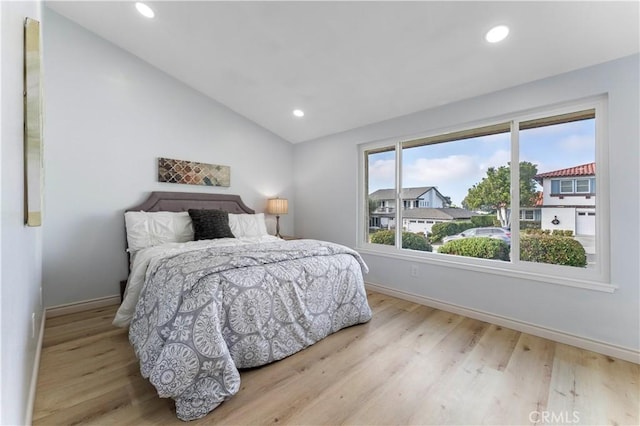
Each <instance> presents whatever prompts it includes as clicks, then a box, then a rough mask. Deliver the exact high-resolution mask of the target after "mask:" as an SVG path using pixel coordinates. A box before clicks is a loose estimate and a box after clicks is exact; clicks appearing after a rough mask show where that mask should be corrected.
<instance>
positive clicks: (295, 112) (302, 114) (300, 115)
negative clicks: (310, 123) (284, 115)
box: [293, 109, 304, 117]
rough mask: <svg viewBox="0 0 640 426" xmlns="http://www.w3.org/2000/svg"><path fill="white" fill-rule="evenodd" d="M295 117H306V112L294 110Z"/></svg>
mask: <svg viewBox="0 0 640 426" xmlns="http://www.w3.org/2000/svg"><path fill="white" fill-rule="evenodd" d="M293 115H295V116H296V117H304V111H303V110H301V109H294V110H293Z"/></svg>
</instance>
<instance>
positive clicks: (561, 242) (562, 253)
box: [520, 231, 587, 267]
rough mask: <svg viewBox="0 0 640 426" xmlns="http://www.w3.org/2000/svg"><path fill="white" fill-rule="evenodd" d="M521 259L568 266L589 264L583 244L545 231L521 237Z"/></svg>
mask: <svg viewBox="0 0 640 426" xmlns="http://www.w3.org/2000/svg"><path fill="white" fill-rule="evenodd" d="M569 232H571V231H569ZM520 260H524V261H527V262H537V263H551V264H555V265H566V266H579V267H585V266H587V254H586V253H585V251H584V247H582V244H580V243H579V242H578V241H576V240H574V239H573V238H571V237H564V236H559V235H548V234H545V233H541V234H524V235H522V236H521V237H520Z"/></svg>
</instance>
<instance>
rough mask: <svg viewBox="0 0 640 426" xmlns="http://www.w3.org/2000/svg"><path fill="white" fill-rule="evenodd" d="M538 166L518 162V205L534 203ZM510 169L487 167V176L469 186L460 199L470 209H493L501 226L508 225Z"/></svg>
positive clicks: (509, 222)
mask: <svg viewBox="0 0 640 426" xmlns="http://www.w3.org/2000/svg"><path fill="white" fill-rule="evenodd" d="M536 174H538V167H537V166H536V165H535V164H532V163H529V162H528V161H522V162H521V163H520V188H519V189H520V206H521V207H529V206H533V205H534V204H535V200H536V181H535V180H534V179H533V177H534V176H535V175H536ZM510 182H511V169H510V167H509V166H500V167H498V168H495V167H489V169H487V176H485V177H484V178H482V180H481V181H480V182H479V183H477V184H475V185H473V187H471V188H469V192H468V193H467V196H466V197H465V198H464V200H463V201H462V205H463V206H464V207H465V208H468V209H471V210H477V209H480V210H484V211H495V212H496V215H497V217H498V220H499V221H500V223H501V225H502V226H505V227H506V226H510V225H511V218H510V217H509V215H508V214H507V209H508V208H509V206H510V205H511V186H510Z"/></svg>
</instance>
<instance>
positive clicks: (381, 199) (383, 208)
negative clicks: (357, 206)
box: [369, 186, 477, 234]
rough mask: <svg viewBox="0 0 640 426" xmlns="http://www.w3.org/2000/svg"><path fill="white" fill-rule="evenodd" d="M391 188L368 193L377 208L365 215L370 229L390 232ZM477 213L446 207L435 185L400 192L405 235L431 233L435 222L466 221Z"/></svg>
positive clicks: (392, 216) (392, 213) (393, 209)
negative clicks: (409, 233)
mask: <svg viewBox="0 0 640 426" xmlns="http://www.w3.org/2000/svg"><path fill="white" fill-rule="evenodd" d="M395 193H396V192H395V190H394V189H379V190H377V191H375V192H372V193H371V194H369V199H370V200H373V201H375V202H377V203H378V207H377V208H376V210H374V211H373V212H372V213H370V215H369V226H370V227H371V228H383V229H393V228H395V220H396V197H395ZM476 215H477V213H474V212H471V211H469V210H466V209H460V208H455V207H450V202H449V198H448V197H446V196H444V195H442V193H440V191H438V189H437V188H436V187H435V186H423V187H417V188H405V189H403V190H402V228H403V229H404V230H406V231H409V232H423V233H425V234H427V233H429V232H431V227H432V226H433V225H434V224H435V223H439V222H448V221H453V220H469V219H470V218H471V216H476Z"/></svg>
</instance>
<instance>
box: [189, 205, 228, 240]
mask: <svg viewBox="0 0 640 426" xmlns="http://www.w3.org/2000/svg"><path fill="white" fill-rule="evenodd" d="M189 216H191V222H192V223H193V234H194V240H213V239H216V238H235V237H234V235H233V232H231V228H229V213H227V212H223V211H222V210H206V209H189Z"/></svg>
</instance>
